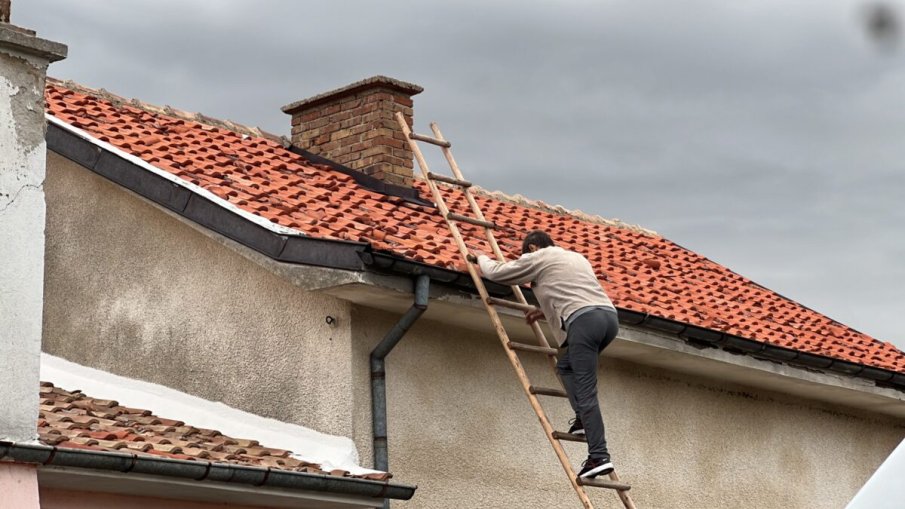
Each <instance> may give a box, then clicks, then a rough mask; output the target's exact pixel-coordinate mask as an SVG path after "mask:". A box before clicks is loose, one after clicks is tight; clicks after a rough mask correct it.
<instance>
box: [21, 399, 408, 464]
mask: <svg viewBox="0 0 905 509" xmlns="http://www.w3.org/2000/svg"><path fill="white" fill-rule="evenodd" d="M38 436H39V441H40V442H41V443H42V444H45V445H49V446H56V447H59V448H63V449H87V450H95V451H110V452H129V453H133V454H136V455H139V456H156V457H163V458H170V459H180V460H203V461H209V462H213V463H229V464H234V465H244V466H252V467H260V468H270V469H275V470H285V471H293V472H305V473H310V474H321V475H331V476H337V477H351V478H356V479H368V480H375V481H387V480H389V479H390V478H391V477H392V475H391V474H389V473H385V472H377V473H369V474H364V475H353V474H350V473H349V472H347V471H345V470H332V471H329V472H327V471H324V470H321V468H320V465H318V464H315V463H309V462H306V461H302V460H300V459H297V458H295V457H294V456H293V455H294V454H305V451H286V450H282V449H273V448H270V447H266V446H264V445H261V444H259V443H258V442H257V441H256V440H253V439H249V438H234V437H229V436H226V435H223V434H221V433H220V432H219V431H216V430H211V429H204V428H196V427H194V426H191V425H190V424H186V423H184V422H182V421H178V420H174V419H169V418H165V417H158V416H156V415H154V414H153V413H152V412H151V411H150V410H145V409H140V408H127V407H124V406H120V405H119V403H117V402H116V401H111V400H104V399H95V398H92V397H90V396H87V395H85V394H82V393H81V391H78V390H75V391H72V392H70V391H67V390H65V389H61V388H59V387H54V385H53V384H52V383H50V382H41V408H40V413H39V418H38Z"/></svg>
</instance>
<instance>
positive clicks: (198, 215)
mask: <svg viewBox="0 0 905 509" xmlns="http://www.w3.org/2000/svg"><path fill="white" fill-rule="evenodd" d="M224 212H225V213H224ZM183 215H184V216H185V217H187V218H188V219H191V220H192V221H195V222H196V223H198V224H200V225H202V226H205V227H207V228H210V229H211V230H214V231H215V232H218V233H221V234H223V235H225V236H227V237H229V238H231V239H233V240H235V241H236V242H239V243H240V244H244V245H246V246H253V247H254V248H255V249H256V250H257V251H259V252H261V253H263V254H265V255H267V256H269V257H271V258H277V257H278V256H279V255H280V253H282V252H283V246H284V245H285V244H286V236H284V235H280V234H278V233H275V232H273V231H272V230H268V229H267V228H265V227H263V226H261V225H259V224H257V223H254V222H252V221H249V220H248V219H246V218H244V217H242V216H240V215H239V214H236V213H234V212H229V211H227V210H226V209H224V208H223V207H222V206H220V205H217V204H215V203H213V202H211V201H210V200H209V199H207V198H205V197H203V196H200V195H197V194H194V193H192V198H191V199H190V200H189V202H188V205H187V206H186V207H185V210H184V211H183Z"/></svg>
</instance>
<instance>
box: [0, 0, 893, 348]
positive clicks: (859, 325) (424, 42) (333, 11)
mask: <svg viewBox="0 0 905 509" xmlns="http://www.w3.org/2000/svg"><path fill="white" fill-rule="evenodd" d="M892 5H893V6H895V7H899V4H897V3H893V4H892ZM863 7H864V2H862V1H835V2H833V1H789V0H783V1H779V0H758V1H747V0H740V1H734V2H725V1H719V0H711V1H704V0H684V1H682V2H675V1H671V0H657V1H648V2H639V1H637V0H634V1H590V0H587V1H579V0H574V1H558V2H552V1H550V2H519V1H494V2H486V1H484V2H477V1H475V2H465V1H454V2H442V3H441V2H428V1H383V2H374V1H342V2H338V1H337V2H327V1H317V2H302V1H292V2H290V1H267V0H256V1H248V0H245V1H237V0H236V1H231V0H230V1H227V0H218V1H206V2H205V1H200V0H199V1H195V2H192V1H188V0H156V1H153V2H151V1H145V2H138V1H126V0H118V1H115V2H110V1H92V0H79V1H78V2H73V1H71V0H13V10H12V15H13V16H12V21H13V22H14V23H16V24H19V25H22V26H26V27H29V28H33V29H37V30H38V32H39V35H40V36H43V37H47V38H50V39H53V40H57V41H60V42H64V43H67V44H68V45H69V58H68V59H67V60H65V61H63V62H59V63H56V64H53V66H52V67H51V71H50V74H51V75H52V76H55V77H58V78H63V79H73V80H75V81H78V82H80V83H82V84H84V85H88V86H93V87H103V88H106V89H107V90H109V91H111V92H114V93H117V94H120V95H124V96H127V97H138V98H140V99H142V100H144V101H147V102H151V103H155V104H161V105H162V104H169V105H171V106H173V107H176V108H180V109H185V110H190V111H200V112H203V113H205V114H207V115H210V116H214V117H218V118H228V119H231V120H234V121H237V122H240V123H244V124H250V125H258V126H260V127H262V128H264V129H266V130H269V131H271V132H274V133H278V134H288V131H289V117H288V116H286V115H284V114H283V113H282V112H280V110H279V107H280V106H282V105H284V104H286V103H289V102H292V101H294V100H297V99H301V98H304V97H308V96H310V95H314V94H316V93H319V92H323V91H326V90H329V89H332V88H335V87H338V86H341V85H345V84H347V83H350V82H352V81H356V80H358V79H361V78H364V77H367V76H371V75H374V74H385V75H389V76H392V77H395V78H399V79H403V80H407V81H411V82H414V83H418V84H420V85H422V86H424V87H425V92H424V93H422V94H421V95H419V96H416V97H415V122H416V126H418V128H417V130H419V131H423V132H425V131H428V129H427V122H429V121H434V120H435V121H438V122H439V123H440V125H441V127H442V128H443V131H444V135H445V136H446V137H447V138H450V139H451V140H453V141H454V144H455V149H454V150H455V154H456V158H457V160H458V162H459V164H460V166H462V168H463V170H464V171H465V173H466V175H467V176H468V177H469V179H470V180H473V181H476V182H477V183H478V184H480V185H481V186H483V187H485V188H488V189H499V190H503V191H506V192H508V193H510V194H513V193H521V194H524V195H526V196H529V197H532V198H535V199H541V200H544V201H546V202H548V203H554V204H555V203H559V204H562V205H564V206H566V207H568V208H578V209H581V210H584V211H586V212H592V213H596V214H600V215H602V216H605V217H610V218H620V219H623V220H625V221H628V222H631V223H638V224H641V225H643V226H645V227H647V228H651V229H653V230H656V231H658V232H659V233H661V234H663V235H664V236H665V237H667V238H669V239H670V240H672V241H674V242H677V243H679V244H681V245H683V246H685V247H687V248H689V249H692V250H694V251H697V252H698V253H701V254H703V255H705V256H707V257H709V258H711V259H713V260H715V261H717V262H719V263H722V264H724V265H726V266H728V267H729V268H731V269H733V270H734V271H736V272H738V273H740V274H743V275H745V276H747V277H749V278H751V279H753V280H754V281H757V282H758V283H760V284H762V285H764V286H766V287H768V288H771V289H773V290H775V291H777V292H779V293H781V294H783V295H785V296H787V297H789V298H792V299H795V300H797V301H799V302H801V303H803V304H805V305H807V306H809V307H811V308H813V309H816V310H817V311H820V312H822V313H824V314H826V315H828V316H830V317H832V318H834V319H836V320H839V321H841V322H843V323H846V324H848V325H850V326H852V327H854V328H856V329H858V330H861V331H863V332H865V333H868V334H870V335H872V336H874V337H877V338H879V339H883V340H887V341H892V342H894V343H896V344H898V345H899V346H900V347H902V348H905V328H903V327H902V326H898V322H897V319H896V318H895V317H896V316H897V314H898V313H901V312H902V311H903V310H905V292H903V291H902V289H901V287H902V285H903V283H905V264H903V262H902V260H905V206H903V205H902V201H903V199H905V171H903V170H905V143H903V142H902V140H903V138H905V52H903V51H902V50H899V51H880V50H879V49H878V47H877V46H876V45H875V44H873V43H872V42H871V41H870V40H869V39H868V38H867V37H866V35H865V32H864V30H863V23H862V18H863V16H862V14H863ZM903 49H905V48H903ZM438 168H439V166H438Z"/></svg>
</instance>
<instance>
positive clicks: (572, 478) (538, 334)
mask: <svg viewBox="0 0 905 509" xmlns="http://www.w3.org/2000/svg"><path fill="white" fill-rule="evenodd" d="M396 120H397V121H398V122H399V125H400V127H401V128H402V131H403V133H404V134H405V136H406V141H407V142H408V144H409V148H410V149H411V150H412V153H413V154H414V156H415V159H416V160H417V162H418V167H419V169H420V171H421V174H422V176H423V177H424V179H425V181H426V182H427V184H428V187H429V188H430V190H431V194H432V196H433V198H434V201H435V203H436V204H437V208H438V209H439V210H440V213H441V214H442V215H443V218H444V221H445V222H446V224H447V226H448V227H449V230H450V233H451V234H452V236H453V239H454V240H455V242H456V246H457V247H458V249H459V252H460V254H461V255H462V257H463V259H465V260H466V264H465V265H466V269H467V271H468V274H469V275H470V276H471V278H472V281H473V282H474V283H475V287H476V288H477V290H478V294H479V295H480V297H481V301H482V303H483V305H484V308H485V310H486V311H487V314H488V316H489V317H490V319H491V322H492V323H493V326H494V329H495V330H496V332H497V336H498V337H499V339H500V341H501V342H502V344H503V351H504V352H505V353H506V356H507V358H508V359H509V362H510V364H512V367H513V368H514V369H515V372H516V375H517V377H518V379H519V383H520V385H521V386H522V390H523V391H524V392H525V395H526V396H527V397H528V401H529V403H530V404H531V407H532V409H533V410H534V413H535V414H536V415H537V418H538V420H539V421H540V423H541V427H542V428H543V430H544V434H545V435H546V436H547V440H548V441H549V442H550V445H551V446H552V447H553V450H554V452H555V453H556V456H557V458H558V459H559V461H560V463H561V465H562V467H563V470H565V472H566V475H567V477H568V478H569V482H570V483H571V485H572V488H573V489H574V490H575V492H576V494H577V495H578V497H579V499H580V500H581V503H582V505H583V506H584V508H585V509H593V506H592V504H591V501H590V498H589V497H588V494H587V492H586V491H585V490H584V488H583V486H586V485H587V486H599V487H609V488H611V489H614V490H615V491H616V493H617V495H618V496H619V499H620V500H621V501H622V503H623V505H624V506H625V508H626V509H635V505H634V502H633V501H632V499H631V497H630V496H629V495H628V489H629V486H628V485H626V484H624V483H622V482H621V481H620V480H619V476H618V475H617V474H616V472H615V470H614V471H613V472H610V474H609V478H610V480H611V481H612V482H606V481H596V482H592V481H585V482H583V481H581V480H579V479H578V477H577V476H576V474H575V471H574V470H573V469H572V466H571V463H570V462H569V459H568V457H567V456H566V453H565V450H564V449H563V447H562V444H561V443H560V440H563V439H565V440H569V438H566V437H565V435H567V434H563V433H561V432H558V431H554V429H553V426H552V424H551V423H550V420H549V418H548V417H547V414H546V412H545V411H544V409H543V407H542V406H541V404H540V401H539V400H538V398H537V397H536V395H535V393H536V392H538V388H537V387H536V386H533V385H531V383H530V381H529V380H528V375H527V372H526V371H525V369H524V366H523V365H522V363H521V360H520V359H519V357H518V355H517V354H516V352H515V350H516V349H521V350H527V351H538V352H544V353H548V355H547V357H548V358H549V359H550V362H551V365H552V367H553V368H554V374H555V375H556V378H557V380H558V381H559V382H560V385H562V379H561V378H560V376H559V373H558V372H557V371H556V355H555V354H552V353H551V352H550V350H553V351H555V347H553V346H552V345H551V344H550V342H549V341H548V340H547V338H546V336H545V335H544V333H543V331H542V329H541V328H540V324H538V323H537V322H534V323H532V324H531V329H532V332H534V335H535V338H536V339H537V341H538V344H539V345H540V346H539V347H534V348H531V347H530V345H521V346H522V348H513V347H512V346H511V345H520V344H519V343H514V342H512V341H511V340H510V339H509V335H508V333H507V332H506V329H505V327H504V326H503V322H502V320H501V319H500V316H499V314H498V312H497V311H496V309H495V307H494V306H495V305H498V304H499V303H498V302H496V303H495V302H494V301H499V300H500V299H494V298H492V297H490V295H489V294H488V293H487V288H486V287H485V286H484V283H483V281H482V279H481V277H480V275H478V273H477V270H476V268H475V264H474V263H472V262H470V261H468V258H469V256H470V255H471V253H470V252H469V250H468V246H467V245H466V244H465V239H464V237H463V236H462V233H461V231H460V230H459V227H458V225H457V224H456V223H455V221H457V220H459V218H460V217H464V216H460V215H458V214H454V213H453V214H451V213H450V210H449V207H448V206H447V204H446V200H445V199H444V198H443V194H442V193H441V192H440V189H439V188H438V186H437V184H436V183H435V182H434V180H438V181H441V182H450V183H453V184H456V185H460V186H461V187H462V193H463V194H464V195H465V197H466V200H467V201H468V204H469V206H470V208H471V210H472V212H473V213H474V214H475V218H476V221H474V220H470V221H463V222H469V223H471V224H476V225H478V226H483V227H484V233H485V236H486V238H487V241H488V243H489V244H490V246H491V249H492V251H493V253H494V255H495V256H496V258H497V259H498V260H499V261H505V257H504V256H503V253H502V250H501V249H500V247H499V244H498V243H497V241H496V237H495V236H494V235H493V231H492V229H491V228H490V227H488V226H487V224H492V223H491V222H489V221H487V219H486V217H485V216H484V213H483V211H482V210H481V207H480V206H479V205H478V203H477V200H475V198H474V196H473V195H472V194H471V192H470V191H471V189H470V188H471V185H472V184H471V182H469V181H466V180H465V178H464V177H463V175H462V172H461V171H460V170H459V166H458V164H456V161H455V158H454V157H453V155H452V151H451V149H450V148H451V146H452V144H451V143H450V142H449V141H447V140H446V139H445V138H444V137H443V134H442V133H441V132H440V128H439V126H438V125H437V124H436V122H432V123H431V130H432V131H433V133H434V136H435V137H434V138H431V137H428V136H422V135H417V134H414V133H413V132H412V131H411V129H410V128H409V126H408V123H407V122H406V121H405V117H404V116H403V115H402V113H399V112H397V113H396ZM419 140H420V141H425V142H428V143H431V144H433V145H436V146H438V147H440V149H441V151H442V152H443V155H444V157H445V158H446V161H447V163H449V166H450V169H451V170H452V172H453V175H454V177H455V178H453V179H450V178H447V177H442V176H439V175H436V174H433V173H431V172H430V169H429V167H428V165H427V161H426V160H425V159H424V155H423V154H422V153H421V149H420V147H419V146H418V144H417V141H419ZM463 184H467V185H463ZM465 219H471V218H465ZM511 288H512V291H513V294H515V296H516V301H517V302H518V303H519V304H520V305H521V306H514V305H513V306H509V307H517V308H518V309H521V310H526V309H534V307H533V306H531V305H530V304H528V301H527V299H526V298H525V296H524V294H523V292H522V289H521V288H520V287H519V286H518V285H513V286H511ZM544 347H546V348H544ZM545 391H548V392H546V393H547V394H548V395H553V394H550V393H549V390H541V391H540V392H539V394H544V393H545ZM554 392H555V391H554ZM556 395H558V394H556Z"/></svg>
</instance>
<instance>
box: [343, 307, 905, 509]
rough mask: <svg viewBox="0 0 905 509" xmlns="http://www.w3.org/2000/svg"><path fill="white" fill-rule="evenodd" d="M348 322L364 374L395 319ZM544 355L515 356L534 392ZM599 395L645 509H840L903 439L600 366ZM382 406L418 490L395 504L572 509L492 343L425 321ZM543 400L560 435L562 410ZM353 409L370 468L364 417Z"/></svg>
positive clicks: (896, 428) (691, 381)
mask: <svg viewBox="0 0 905 509" xmlns="http://www.w3.org/2000/svg"><path fill="white" fill-rule="evenodd" d="M352 316H353V319H354V322H353V328H352V334H353V336H354V342H353V344H354V353H355V356H356V357H357V360H356V361H355V365H356V366H360V365H362V364H363V359H365V358H366V356H367V355H368V352H369V351H370V348H372V346H373V344H375V342H376V341H377V340H378V339H379V334H380V332H381V331H385V330H387V329H388V328H389V327H390V326H391V325H392V323H393V322H394V321H395V320H396V319H397V317H396V316H392V315H389V314H387V313H384V312H379V311H374V310H369V309H367V308H356V309H355V310H354V311H353V313H352ZM522 339H523V340H524V339H525V338H522ZM538 357H539V356H532V355H531V354H523V355H522V356H521V358H522V359H523V360H524V362H525V366H526V369H527V370H528V373H529V376H530V377H532V381H533V382H535V383H536V384H537V385H543V386H548V387H554V386H555V385H553V384H555V381H554V380H553V379H552V371H551V370H550V369H549V368H548V366H547V365H546V363H545V361H544V360H543V359H542V358H538ZM358 372H359V368H358V367H356V377H357V379H356V388H355V389H354V390H355V394H356V398H362V397H363V394H359V393H360V392H362V391H360V390H359V387H358V385H360V383H361V382H360V381H358V378H360V377H359V373H358ZM600 387H601V389H600V390H601V401H602V407H603V413H604V419H605V422H606V426H607V436H608V439H609V445H610V451H611V453H612V454H613V458H614V460H615V462H616V465H617V468H618V471H619V474H620V476H621V477H622V478H623V479H624V480H626V481H628V482H630V483H631V484H632V486H633V489H632V497H633V498H634V501H635V503H636V504H637V506H638V507H639V508H644V509H656V508H660V509H675V508H700V507H726V508H752V509H755V508H756V509H769V508H777V509H779V508H783V509H789V508H801V509H815V508H827V509H829V508H834V509H835V508H839V507H843V506H844V505H845V504H846V503H847V502H848V501H849V500H850V499H851V497H852V496H854V494H855V492H856V491H857V490H858V488H859V487H860V486H861V485H862V484H863V483H864V482H865V481H866V480H867V478H868V477H869V476H870V474H871V473H872V472H873V471H874V470H875V469H876V468H877V466H879V464H880V463H881V462H882V461H883V459H885V458H886V456H887V455H888V454H889V453H890V452H891V451H892V449H893V448H894V447H895V446H896V445H897V444H898V443H899V442H900V441H901V440H902V438H903V437H905V422H902V421H899V420H895V419H892V418H888V417H885V416H879V415H862V414H859V413H858V412H855V411H848V410H846V409H844V408H834V407H831V406H828V405H825V404H822V403H817V402H813V401H809V400H803V399H798V398H792V397H787V396H784V395H781V394H775V393H769V392H764V391H757V390H753V389H750V388H747V387H742V386H736V385H730V384H724V383H721V382H720V381H718V380H709V379H706V378H700V377H693V376H686V375H680V374H676V373H672V372H669V371H665V370H662V369H658V368H653V367H647V366H642V365H638V364H633V363H629V362H620V361H616V360H614V359H608V358H604V359H603V361H602V365H601V368H600ZM387 400H388V413H389V421H388V430H389V465H390V470H391V471H392V472H393V474H394V475H395V476H396V477H397V478H398V479H401V480H404V481H405V482H410V483H414V484H417V485H418V486H419V488H418V491H417V493H416V495H415V497H414V498H413V499H412V500H411V501H409V502H394V503H393V507H400V508H401V507H406V508H421V507H424V508H432V509H436V508H459V507H482V508H508V507H543V508H554V507H556V508H559V507H561V508H570V509H571V508H574V507H578V505H579V504H578V500H577V497H576V496H575V494H574V492H573V491H572V490H571V488H570V487H569V484H568V481H567V480H566V478H565V476H564V473H563V471H562V468H561V467H560V465H559V463H558V461H557V460H556V457H555V455H554V454H553V451H552V448H551V447H550V446H549V444H548V443H547V441H546V439H545V438H544V435H543V432H542V430H541V427H540V425H539V424H538V422H537V418H536V417H535V415H534V413H533V411H532V410H531V407H530V406H529V404H528V401H527V399H526V397H525V396H524V394H523V393H522V391H521V388H520V387H519V385H518V382H517V378H516V376H515V374H514V372H513V370H512V367H511V366H510V365H509V363H508V362H507V361H506V359H505V356H504V354H503V351H502V348H501V346H500V345H499V341H498V340H497V339H496V338H495V337H491V336H488V335H482V334H476V333H474V332H471V331H463V330H461V329H455V328H451V327H448V326H446V325H444V324H441V323H438V322H432V321H427V320H422V321H419V322H418V323H417V324H416V325H415V326H414V327H413V328H412V330H411V331H410V332H409V334H408V335H407V336H406V337H405V338H404V339H403V340H402V341H401V342H400V344H399V345H398V346H397V347H396V349H395V350H393V352H392V353H390V355H389V356H388V358H387ZM541 403H542V404H543V405H544V407H545V408H546V409H547V411H548V413H549V416H550V418H551V420H552V422H553V423H554V426H555V427H556V428H557V429H560V430H565V429H566V426H567V424H566V423H567V421H568V419H569V418H570V417H571V416H570V412H569V410H568V403H567V402H565V400H560V399H558V398H546V397H545V398H541ZM356 412H357V413H358V414H359V415H358V416H357V417H356V418H355V423H356V427H355V430H356V437H355V440H356V444H357V445H358V447H359V450H360V451H361V452H362V457H368V458H369V457H370V456H368V455H366V454H365V451H366V450H368V449H369V448H370V446H369V445H368V442H369V441H370V435H369V429H368V428H367V427H366V426H364V425H363V424H360V423H365V422H369V419H370V410H369V409H368V408H366V407H364V406H361V405H356ZM565 447H566V450H567V452H568V453H569V455H570V457H571V458H573V463H574V465H575V466H577V465H578V464H579V463H580V462H581V461H582V460H583V459H584V457H585V456H586V449H584V448H585V445H584V444H575V443H566V445H565ZM591 494H592V499H593V500H594V501H595V503H597V504H599V505H595V507H621V505H620V503H619V501H618V499H617V498H616V495H615V494H613V493H612V492H610V491H608V490H599V489H592V490H591Z"/></svg>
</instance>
